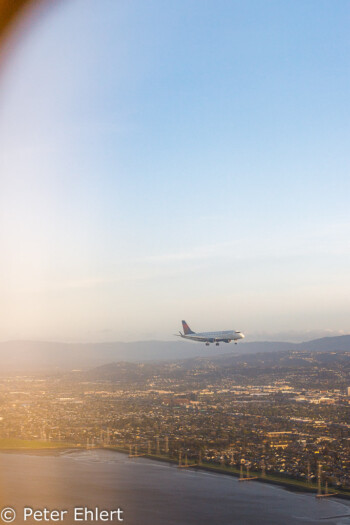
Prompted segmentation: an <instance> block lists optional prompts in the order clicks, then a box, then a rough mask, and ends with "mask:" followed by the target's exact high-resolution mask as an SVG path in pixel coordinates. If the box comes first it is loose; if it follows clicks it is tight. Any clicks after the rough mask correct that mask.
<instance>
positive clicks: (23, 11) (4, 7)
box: [0, 0, 48, 65]
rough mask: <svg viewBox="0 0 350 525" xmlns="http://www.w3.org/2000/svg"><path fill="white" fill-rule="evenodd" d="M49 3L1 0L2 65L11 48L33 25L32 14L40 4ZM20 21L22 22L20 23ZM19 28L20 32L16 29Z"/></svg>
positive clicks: (0, 56) (43, 1)
mask: <svg viewBox="0 0 350 525" xmlns="http://www.w3.org/2000/svg"><path fill="white" fill-rule="evenodd" d="M43 5H48V2H46V1H45V0H0V65H2V62H3V59H4V57H5V56H6V55H7V52H8V50H9V48H10V47H11V46H12V44H13V43H15V42H16V41H17V40H18V37H19V36H20V35H21V34H22V33H23V30H24V29H26V28H27V26H28V25H32V24H31V22H32V16H28V15H32V14H34V15H36V14H37V10H38V9H37V8H38V6H43ZM19 22H20V24H19ZM15 29H18V33H17V34H16V32H15V31H14V30H15Z"/></svg>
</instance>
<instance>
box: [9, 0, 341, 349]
mask: <svg viewBox="0 0 350 525" xmlns="http://www.w3.org/2000/svg"><path fill="white" fill-rule="evenodd" d="M349 22H350V3H349V2H348V1H347V0H344V1H342V0H338V1H337V2H333V1H331V0H328V1H322V0H312V1H311V0H310V1H303V2H295V0H290V1H284V0H283V1H282V0H280V1H266V2H262V1H261V0H257V1H253V0H250V1H248V2H247V1H245V0H240V1H234V0H228V1H225V0H219V1H214V0H207V1H205V0H200V1H199V0H196V1H191V0H176V1H174V2H172V1H164V0H150V1H147V0H146V1H145V0H131V1H129V2H126V1H122V0H98V1H97V0H69V1H65V2H64V1H62V2H56V3H54V5H53V7H52V9H51V10H49V11H47V12H45V13H44V14H43V15H42V16H41V17H40V18H39V19H37V20H36V21H35V23H34V24H33V27H32V28H31V31H27V32H25V34H24V35H22V37H21V39H20V40H19V42H17V43H16V46H15V47H14V49H13V50H12V55H11V60H10V61H9V62H8V63H7V64H6V67H5V69H4V70H3V71H2V78H1V84H0V89H1V94H0V177H1V179H0V248H1V257H0V288H1V289H0V316H1V322H0V340H6V339H22V338H29V339H46V340H47V339H54V340H64V341H67V340H69V341H102V340H139V339H151V338H156V339H171V338H172V334H173V333H176V331H177V330H179V329H180V328H181V325H180V321H181V319H186V320H187V322H188V323H189V324H190V326H191V327H192V328H193V329H194V330H211V329H230V328H234V329H237V330H242V331H244V332H245V333H246V337H247V340H254V339H258V338H266V337H267V336H268V338H279V339H280V338H284V339H286V338H289V339H290V340H293V339H298V338H302V339H303V338H304V339H307V338H312V337H313V336H315V335H319V334H320V335H321V334H324V333H329V334H338V333H348V332H350V302H349V297H350V221H349V217H350V210H349V203H350V199H349V190H350V177H349V175H350V170H349V164H350V163H349V143H350V140H349V139H350V133H349V128H350V126H349V124H350V112H349V109H350V97H349V94H350V89H349V88H350V86H349V84H350V82H349V80H350V71H349V66H350V60H349V57H350V54H349V44H350V36H349V35H350V33H349Z"/></svg>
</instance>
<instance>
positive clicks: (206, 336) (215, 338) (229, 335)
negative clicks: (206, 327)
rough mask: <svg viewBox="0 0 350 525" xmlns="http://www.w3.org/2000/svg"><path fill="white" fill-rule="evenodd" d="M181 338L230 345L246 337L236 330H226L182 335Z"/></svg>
mask: <svg viewBox="0 0 350 525" xmlns="http://www.w3.org/2000/svg"><path fill="white" fill-rule="evenodd" d="M181 337H183V338H184V339H190V340H192V341H200V342H202V343H220V342H223V343H230V342H231V341H238V340H239V339H243V337H244V335H243V334H242V333H241V332H235V331H234V330H224V331H220V332H196V333H195V334H188V335H185V334H181Z"/></svg>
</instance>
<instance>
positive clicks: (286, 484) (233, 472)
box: [0, 442, 350, 500]
mask: <svg viewBox="0 0 350 525" xmlns="http://www.w3.org/2000/svg"><path fill="white" fill-rule="evenodd" d="M33 444H34V443H33ZM38 445H39V443H38V442H35V447H33V446H30V445H28V446H23V447H18V446H17V447H15V446H13V447H9V448H0V453H4V454H16V453H17V454H18V453H19V454H29V455H40V456H45V455H47V456H59V455H61V454H62V453H72V452H77V451H81V452H82V451H86V450H109V451H111V452H119V453H121V454H124V455H127V456H128V455H129V451H128V450H127V449H125V448H122V447H112V446H104V447H91V448H86V447H83V446H79V445H74V444H69V445H67V446H64V445H63V444H62V445H61V444H60V445H58V444H57V443H56V444H52V446H43V447H40V446H38ZM139 457H140V458H146V459H149V460H153V461H159V462H162V463H168V464H169V465H172V466H176V465H177V464H178V461H177V460H176V459H175V458H170V457H168V456H163V455H156V454H146V453H145V454H142V455H140V456H139ZM130 459H132V458H130ZM135 459H137V458H135ZM182 468H191V469H195V470H197V471H199V470H202V471H204V472H212V473H215V474H222V475H225V476H231V477H235V478H240V472H239V470H238V469H234V468H232V467H227V466H225V467H222V466H219V465H211V464H209V463H207V464H203V463H202V464H200V465H198V464H195V463H189V464H188V467H184V466H183V467H182ZM251 476H252V477H254V478H255V476H256V479H254V480H252V481H256V482H259V483H267V484H270V485H275V486H279V487H281V488H284V489H286V490H288V491H290V492H299V493H300V492H303V493H306V494H314V495H315V496H316V494H317V486H316V485H313V486H312V485H311V486H308V485H307V484H306V482H303V481H299V480H295V479H293V478H289V479H288V478H284V479H281V478H279V477H278V475H277V474H266V475H265V477H262V475H261V473H260V472H254V471H251ZM333 491H334V494H333ZM329 497H331V498H338V499H345V500H350V492H349V493H347V492H345V491H342V490H340V492H336V489H331V491H330V496H329Z"/></svg>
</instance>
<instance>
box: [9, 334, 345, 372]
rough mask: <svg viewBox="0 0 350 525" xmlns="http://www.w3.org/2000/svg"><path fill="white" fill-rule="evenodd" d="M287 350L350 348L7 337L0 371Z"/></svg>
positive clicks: (337, 345) (341, 340)
mask: <svg viewBox="0 0 350 525" xmlns="http://www.w3.org/2000/svg"><path fill="white" fill-rule="evenodd" d="M288 350H298V351H302V350H305V351H308V352H310V351H311V352H312V351H318V352H339V351H341V352H342V351H350V335H342V336H337V337H324V338H322V339H315V340H312V341H307V342H304V343H285V342H268V341H266V342H251V343H250V342H240V343H239V344H238V345H234V344H232V343H230V344H221V345H220V346H219V347H216V346H215V345H210V346H205V345H204V344H200V343H193V342H187V341H138V342H132V343H121V342H115V343H53V342H36V341H9V342H3V343H0V360H1V361H0V363H1V366H0V374H1V375H6V374H16V373H18V374H24V373H28V374H31V373H36V372H43V373H46V372H55V371H57V372H64V371H68V370H72V369H81V370H88V369H89V368H92V367H96V366H100V365H104V364H108V363H112V362H119V361H127V362H149V361H174V360H179V359H187V358H195V357H212V358H215V359H217V358H218V359H221V358H222V359H225V356H228V355H231V356H232V355H247V354H257V353H264V352H281V351H288Z"/></svg>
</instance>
